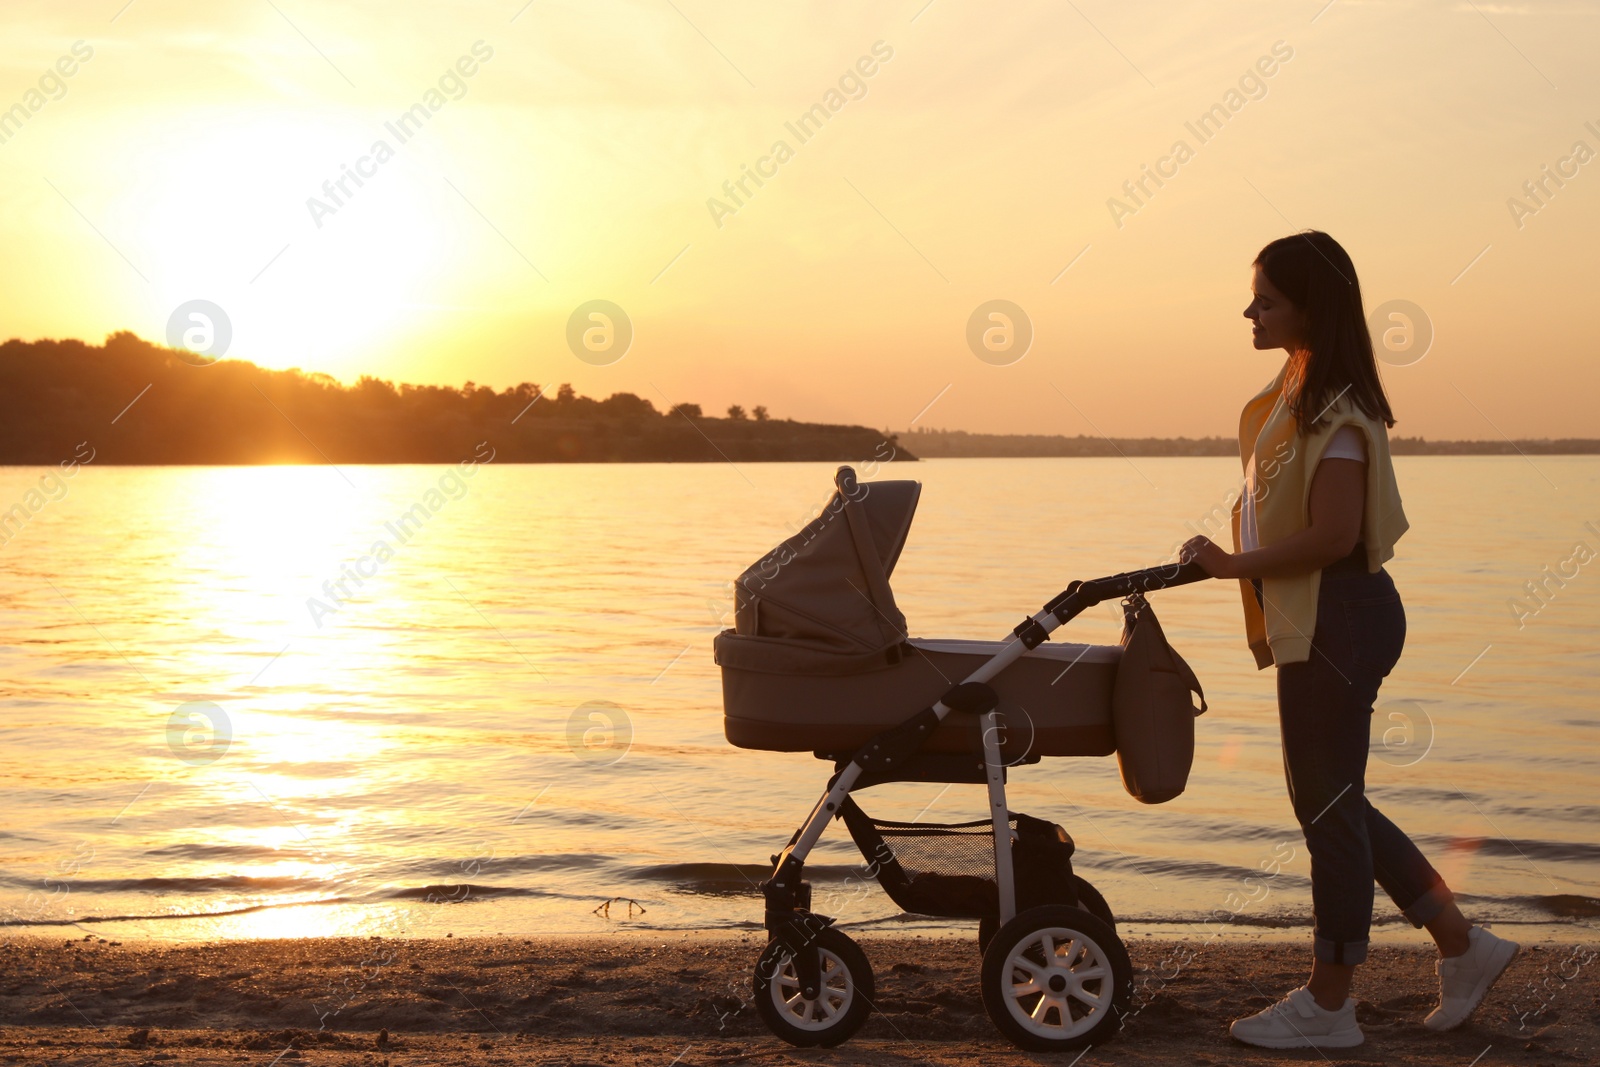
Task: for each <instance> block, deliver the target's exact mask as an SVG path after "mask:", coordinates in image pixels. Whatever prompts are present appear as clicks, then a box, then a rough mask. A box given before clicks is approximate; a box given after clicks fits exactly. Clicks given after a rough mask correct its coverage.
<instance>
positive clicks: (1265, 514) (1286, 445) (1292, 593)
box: [1233, 360, 1410, 669]
mask: <svg viewBox="0 0 1600 1067" xmlns="http://www.w3.org/2000/svg"><path fill="white" fill-rule="evenodd" d="M1289 363H1290V361H1289V360H1285V361H1284V364H1283V367H1282V368H1281V369H1279V371H1278V376H1277V377H1276V378H1274V379H1273V380H1272V383H1271V384H1270V385H1268V386H1267V387H1266V388H1265V389H1263V390H1261V392H1259V393H1257V394H1256V395H1255V396H1254V397H1252V398H1251V400H1250V402H1249V403H1247V404H1246V405H1245V406H1244V411H1243V412H1242V413H1241V414H1240V416H1239V459H1240V462H1241V463H1243V464H1248V463H1249V462H1250V457H1251V456H1252V455H1254V456H1255V461H1256V469H1255V479H1254V484H1255V487H1256V489H1255V495H1256V529H1257V534H1258V540H1259V543H1260V544H1261V545H1263V546H1265V545H1270V544H1274V543H1276V542H1278V541H1281V540H1283V539H1284V538H1285V537H1288V536H1290V535H1291V534H1294V533H1297V532H1299V531H1300V530H1303V529H1305V528H1306V527H1307V526H1308V525H1310V522H1311V479H1312V475H1313V474H1314V473H1315V472H1316V469H1317V464H1318V463H1319V462H1321V460H1322V454H1323V452H1324V451H1326V450H1327V447H1328V442H1329V441H1331V440H1332V439H1333V435H1334V432H1335V431H1337V430H1338V429H1339V428H1340V427H1343V426H1357V427H1359V428H1360V429H1361V430H1362V432H1363V433H1365V434H1366V438H1367V495H1366V507H1365V509H1364V511H1363V513H1362V520H1361V540H1362V542H1363V543H1364V544H1365V545H1366V549H1367V570H1368V571H1370V572H1376V571H1377V570H1378V568H1379V567H1382V566H1383V565H1384V564H1385V563H1386V562H1388V561H1389V560H1390V559H1393V558H1394V543H1395V542H1396V541H1398V540H1399V539H1400V535H1401V534H1403V533H1405V532H1406V530H1407V528H1408V527H1409V525H1410V524H1409V523H1408V522H1407V521H1406V516H1405V512H1404V511H1403V510H1402V509H1401V507H1400V489H1399V487H1398V486H1397V485H1396V484H1395V478H1394V464H1393V463H1392V462H1391V461H1390V458H1389V433H1388V428H1387V427H1385V426H1384V424H1383V421H1382V420H1381V419H1374V418H1369V417H1368V416H1367V415H1366V414H1364V413H1363V412H1362V410H1361V409H1360V408H1359V407H1357V406H1356V405H1355V404H1354V403H1352V402H1351V400H1350V397H1349V395H1348V392H1346V393H1341V394H1340V395H1339V396H1338V397H1337V398H1336V399H1335V400H1334V402H1333V403H1332V404H1330V405H1328V407H1327V409H1326V410H1325V411H1324V412H1323V413H1322V414H1323V415H1325V416H1326V417H1327V422H1326V424H1325V425H1323V427H1322V428H1321V429H1319V430H1316V431H1315V432H1313V433H1309V434H1307V433H1302V432H1300V428H1299V424H1298V423H1297V422H1296V421H1295V418H1294V416H1293V415H1292V414H1290V412H1289V402H1288V399H1287V397H1286V396H1285V395H1284V379H1285V378H1286V376H1287V375H1288V371H1289ZM1313 421H1315V420H1314V419H1313ZM1242 505H1243V497H1241V498H1240V500H1239V501H1238V502H1236V503H1235V504H1234V507H1233V548H1234V551H1235V552H1237V551H1239V549H1240V541H1239V511H1240V508H1241V507H1242ZM1321 586H1322V572H1321V571H1320V570H1315V571H1307V572H1306V573H1304V574H1296V575H1290V576H1287V577H1282V578H1263V579H1262V580H1261V593H1262V598H1263V599H1264V600H1265V601H1266V611H1265V613H1263V611H1262V608H1261V605H1259V604H1257V603H1256V594H1255V588H1254V587H1253V586H1252V585H1251V583H1250V581H1249V580H1248V579H1240V581H1239V591H1240V594H1241V596H1242V597H1243V599H1244V626H1245V637H1246V639H1247V640H1248V641H1249V643H1250V651H1251V652H1253V653H1255V657H1256V667H1257V668H1258V669H1260V668H1264V667H1268V666H1270V665H1272V664H1274V663H1278V664H1284V663H1301V662H1304V661H1305V660H1307V659H1309V658H1310V657H1311V637H1312V634H1313V632H1314V631H1315V630H1316V625H1317V592H1318V590H1319V589H1320V588H1321Z"/></svg>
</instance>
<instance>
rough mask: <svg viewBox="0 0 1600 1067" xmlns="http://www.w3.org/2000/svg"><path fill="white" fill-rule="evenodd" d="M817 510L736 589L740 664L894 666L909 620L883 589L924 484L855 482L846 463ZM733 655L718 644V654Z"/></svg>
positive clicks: (778, 667) (743, 577)
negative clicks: (797, 531) (747, 639)
mask: <svg viewBox="0 0 1600 1067" xmlns="http://www.w3.org/2000/svg"><path fill="white" fill-rule="evenodd" d="M834 485H835V491H834V493H833V496H832V497H831V498H829V500H828V503H827V506H826V507H824V508H823V510H822V514H821V515H818V516H817V517H816V518H815V519H813V520H812V521H811V522H809V523H807V524H806V526H805V528H804V529H802V530H801V531H800V532H799V533H797V534H795V535H794V536H793V537H790V538H788V539H787V540H785V541H784V542H783V543H782V544H780V545H778V546H777V547H776V548H774V549H773V550H772V551H771V552H768V553H767V554H766V555H765V556H763V557H761V559H760V560H758V561H757V562H756V563H754V564H752V565H751V566H750V567H748V568H747V569H746V570H745V572H744V573H743V574H741V575H740V576H739V580H738V582H737V583H736V585H735V589H734V630H733V634H734V635H736V638H737V637H745V638H756V639H766V640H757V641H755V642H739V641H737V640H735V641H734V642H722V643H721V644H722V645H724V646H726V645H729V644H737V645H743V646H745V647H743V648H741V649H740V650H739V652H738V653H735V654H736V655H737V657H738V658H739V659H740V660H747V657H750V656H753V657H755V658H756V659H758V660H766V661H767V662H766V663H764V664H763V665H762V666H757V665H756V663H753V662H748V661H747V662H746V664H744V665H747V666H749V667H752V668H754V669H762V667H763V666H764V667H765V669H768V670H782V669H790V668H792V667H794V666H799V665H800V663H802V662H806V663H808V664H809V665H810V666H812V668H813V669H816V668H818V667H821V666H822V663H821V662H819V660H823V661H827V660H832V661H834V663H835V664H836V669H837V668H843V667H845V666H846V662H847V661H848V662H849V663H851V664H853V665H855V666H857V667H858V668H868V669H870V667H871V666H873V665H882V664H883V663H884V662H895V661H896V660H898V659H899V656H900V646H901V644H902V643H903V642H904V641H905V639H906V620H905V616H904V615H902V614H901V612H900V609H899V608H898V607H897V606H896V605H895V602H894V594H893V593H892V592H890V590H889V576H890V575H891V574H893V573H894V565H895V563H896V561H898V560H899V558H900V550H901V548H903V547H904V546H905V542H906V534H907V532H908V531H909V530H910V529H911V517H912V516H913V515H914V514H916V510H917V498H918V496H919V495H920V494H921V492H922V484H921V483H920V482H913V481H882V482H860V481H857V480H856V473H855V471H854V470H853V469H851V468H850V467H847V466H846V467H840V468H839V470H838V473H837V474H835V475H834ZM729 651H732V650H731V649H728V648H724V647H719V659H721V658H722V655H721V653H724V652H729Z"/></svg>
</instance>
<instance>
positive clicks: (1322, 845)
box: [1278, 553, 1454, 964]
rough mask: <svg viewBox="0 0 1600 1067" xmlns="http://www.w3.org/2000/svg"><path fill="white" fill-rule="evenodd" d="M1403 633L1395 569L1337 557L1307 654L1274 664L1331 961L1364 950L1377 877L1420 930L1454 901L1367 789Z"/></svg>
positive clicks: (1318, 946)
mask: <svg viewBox="0 0 1600 1067" xmlns="http://www.w3.org/2000/svg"><path fill="white" fill-rule="evenodd" d="M1363 556H1364V553H1363ZM1405 640H1406V613H1405V608H1404V607H1403V606H1402V605H1401V603H1400V594H1399V592H1398V591H1396V589H1395V587H1394V581H1393V580H1392V579H1391V578H1390V577H1389V572H1388V571H1385V570H1382V569H1380V570H1379V571H1378V572H1377V573H1376V574H1369V573H1367V571H1366V568H1365V566H1364V559H1363V560H1362V561H1361V565H1355V566H1351V565H1349V564H1348V563H1347V562H1345V561H1341V563H1339V564H1335V565H1334V566H1332V567H1330V568H1328V569H1327V570H1324V571H1323V572H1322V586H1321V591H1320V592H1319V594H1318V597H1317V626H1316V632H1315V633H1314V634H1312V640H1311V658H1310V659H1308V660H1306V661H1305V662H1303V663H1285V664H1281V665H1280V666H1279V667H1278V724H1279V727H1280V728H1281V730H1282V734H1283V769H1284V775H1285V777H1286V778H1287V779H1288V782H1289V800H1290V801H1291V803H1293V805H1294V814H1295V818H1296V819H1298V820H1299V821H1300V829H1301V831H1302V832H1303V833H1304V834H1305V839H1306V848H1307V850H1308V851H1309V852H1310V853H1311V904H1312V910H1313V913H1314V914H1315V917H1316V943H1315V951H1316V957H1317V959H1319V960H1323V961H1324V962H1327V963H1350V964H1355V963H1361V962H1362V961H1364V960H1365V959H1366V958H1367V938H1368V932H1369V930H1370V929H1371V925H1372V902H1373V888H1372V885H1373V881H1374V879H1376V881H1377V883H1378V884H1379V885H1381V886H1383V891H1384V892H1385V893H1387V894H1389V898H1390V899H1391V900H1393V901H1394V902H1395V904H1396V906H1398V907H1399V908H1400V910H1401V912H1403V913H1404V914H1405V916H1406V918H1408V919H1410V920H1411V923H1412V925H1414V926H1417V927H1421V926H1422V925H1423V924H1425V923H1427V922H1430V921H1431V920H1432V919H1433V918H1434V917H1436V916H1437V915H1438V914H1439V912H1440V911H1442V910H1443V909H1444V907H1445V905H1447V904H1448V903H1450V901H1451V900H1452V899H1454V898H1453V896H1452V894H1451V892H1450V889H1449V887H1448V886H1446V885H1445V884H1444V879H1442V878H1441V877H1439V873H1438V872H1437V871H1435V870H1434V869H1433V867H1432V866H1431V865H1430V864H1429V863H1428V861H1427V859H1426V858H1425V857H1424V856H1423V855H1422V853H1421V851H1420V850H1418V848H1417V846H1416V845H1414V844H1412V843H1411V839H1410V838H1408V837H1407V836H1406V835H1405V834H1404V833H1403V832H1401V830H1400V828H1399V827H1397V826H1395V824H1394V823H1392V822H1390V821H1389V820H1388V819H1386V818H1385V817H1384V816H1383V813H1382V812H1380V811H1378V809H1377V808H1374V807H1373V806H1372V805H1371V804H1370V803H1369V802H1368V801H1367V797H1366V771H1367V748H1368V744H1369V738H1370V734H1371V728H1372V704H1373V701H1374V700H1375V699H1376V698H1377V695H1378V687H1379V686H1380V685H1381V684H1382V683H1383V679H1384V678H1385V677H1386V676H1387V675H1388V673H1389V672H1390V671H1391V670H1392V669H1393V668H1394V665H1395V664H1396V663H1397V662H1399V660H1400V650H1401V648H1402V647H1403V646H1404V645H1405Z"/></svg>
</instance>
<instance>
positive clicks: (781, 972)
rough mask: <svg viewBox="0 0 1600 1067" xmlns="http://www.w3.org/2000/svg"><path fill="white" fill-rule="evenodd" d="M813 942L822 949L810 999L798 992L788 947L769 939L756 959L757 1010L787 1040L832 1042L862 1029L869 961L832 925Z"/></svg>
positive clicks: (869, 993) (868, 998) (868, 1004)
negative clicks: (816, 989) (816, 990)
mask: <svg viewBox="0 0 1600 1067" xmlns="http://www.w3.org/2000/svg"><path fill="white" fill-rule="evenodd" d="M814 943H815V945H816V947H817V950H818V952H819V953H820V955H821V963H822V990H821V993H820V994H819V995H818V996H817V997H816V998H814V999H810V1000H808V999H806V998H805V997H803V996H802V995H801V992H802V991H801V988H800V979H799V976H798V975H797V974H796V972H795V966H794V955H793V953H792V952H791V951H790V950H789V949H788V947H786V946H785V945H783V944H782V943H781V942H778V941H772V942H770V943H768V945H767V948H766V951H764V952H762V953H761V958H760V959H759V960H757V961H756V973H755V1000H756V1011H757V1012H759V1013H760V1015H761V1020H762V1021H763V1022H765V1023H766V1024H767V1029H769V1030H771V1031H772V1032H773V1033H774V1034H776V1035H777V1036H779V1037H781V1038H783V1039H784V1040H785V1041H787V1042H789V1044H791V1045H799V1046H801V1047H813V1046H821V1047H823V1048H832V1047H833V1046H834V1045H838V1044H841V1043H843V1042H845V1041H848V1040H849V1039H850V1038H851V1037H852V1036H853V1035H854V1034H855V1032H856V1031H857V1030H859V1029H861V1024H862V1023H864V1022H866V1021H867V1015H868V1014H870V1013H871V1011H872V1000H873V998H874V997H875V996H876V992H875V990H874V988H873V981H872V965H871V964H869V963H868V962H867V956H866V953H864V952H862V951H861V949H860V948H858V947H857V946H856V943H855V942H854V941H852V940H850V938H849V937H847V936H845V935H844V934H842V933H840V932H839V931H838V930H835V929H833V928H832V927H829V928H827V929H825V930H822V931H820V932H819V933H817V935H816V939H815V942H814Z"/></svg>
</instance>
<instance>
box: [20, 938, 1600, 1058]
mask: <svg viewBox="0 0 1600 1067" xmlns="http://www.w3.org/2000/svg"><path fill="white" fill-rule="evenodd" d="M862 944H863V947H864V948H865V949H866V951H867V953H868V956H869V958H870V959H871V960H872V963H873V967H874V970H875V972H876V975H877V985H878V1004H877V1008H878V1011H877V1013H876V1014H874V1015H873V1016H872V1018H871V1020H870V1021H869V1022H868V1023H867V1025H866V1027H865V1028H864V1030H863V1031H862V1032H861V1033H860V1034H859V1035H857V1037H856V1038H855V1039H854V1040H852V1041H851V1042H849V1043H848V1044H846V1045H844V1046H842V1047H841V1048H839V1049H835V1050H831V1051H830V1050H799V1049H794V1048H791V1047H790V1046H788V1045H786V1044H784V1043H782V1042H780V1041H779V1040H777V1039H776V1038H774V1037H772V1036H771V1035H770V1034H769V1033H767V1032H766V1030H765V1029H764V1028H763V1027H762V1025H761V1023H760V1020H759V1019H758V1018H757V1017H756V1015H755V1011H754V1008H753V1007H752V1006H751V1004H750V994H749V976H750V967H751V964H752V962H753V960H754V958H755V955H756V953H757V950H758V948H759V942H758V940H757V936H756V935H733V936H721V937H711V936H705V935H700V934H693V935H682V934H670V933H660V932H655V933H652V932H648V931H642V930H627V931H623V932H620V933H619V934H617V935H614V936H610V937H601V938H587V939H581V940H580V939H573V938H565V939H550V938H539V939H522V938H510V937H501V938H438V939H433V940H379V939H370V940H361V939H319V940H278V941H255V942H226V943H214V944H203V945H175V946H166V947H161V946H152V945H140V946H134V945H131V944H128V945H123V944H119V943H117V942H114V941H108V940H103V939H101V938H98V937H94V936H89V937H87V938H80V939H77V940H71V941H68V940H55V939H43V938H29V939H18V940H14V941H12V942H11V944H10V946H9V949H8V951H7V952H6V953H5V954H4V957H3V959H0V1061H3V1062H6V1063H24V1064H62V1065H73V1064H102V1063H105V1064H154V1063H171V1064H175V1065H190V1064H193V1065H201V1064H235V1063H252V1062H254V1063H263V1064H266V1063H279V1062H283V1063H287V1062H297V1063H305V1064H338V1065H345V1064H351V1065H354V1064H362V1065H373V1067H378V1065H386V1067H401V1065H422V1064H550V1065H557V1064H563V1065H573V1067H577V1065H582V1064H606V1065H619V1067H627V1065H634V1064H668V1063H679V1064H685V1065H692V1064H720V1063H739V1062H744V1061H747V1060H748V1061H752V1062H759V1063H763V1064H786V1063H818V1062H826V1063H838V1064H867V1063H872V1064H883V1063H935V1064H968V1063H971V1064H977V1063H983V1064H992V1063H1027V1062H1038V1061H1040V1060H1045V1061H1049V1060H1052V1059H1060V1057H1049V1056H1043V1057H1041V1056H1037V1055H1032V1054H1027V1053H1022V1052H1019V1051H1018V1050H1016V1049H1014V1048H1013V1047H1012V1046H1010V1045H1009V1044H1007V1043H1006V1042H1005V1041H1004V1040H1003V1039H1002V1038H1001V1037H1000V1036H999V1034H998V1033H997V1032H996V1031H995V1030H994V1028H993V1027H992V1026H991V1025H990V1023H989V1020H988V1018H987V1016H985V1014H984V1012H983V1008H982V1005H981V1002H980V998H979V990H978V959H979V957H978V952H977V948H976V945H975V943H974V942H973V941H971V940H968V939H959V938H948V937H927V938H907V937H899V938H895V937H885V938H872V939H865V938H864V939H863V940H862ZM1130 952H1131V954H1132V956H1133V961H1134V965H1135V971H1136V979H1135V981H1136V986H1137V989H1138V994H1137V998H1136V1005H1135V1006H1136V1009H1137V1010H1136V1012H1135V1013H1134V1015H1133V1016H1132V1017H1131V1018H1130V1020H1129V1021H1128V1023H1127V1025H1126V1026H1125V1027H1124V1029H1123V1030H1122V1032H1121V1033H1120V1034H1119V1035H1118V1036H1117V1037H1116V1039H1115V1040H1113V1041H1111V1042H1109V1043H1107V1044H1105V1045H1102V1046H1099V1047H1096V1048H1094V1049H1092V1050H1090V1052H1089V1053H1088V1054H1087V1056H1086V1057H1085V1058H1084V1062H1092V1061H1094V1060H1099V1061H1102V1062H1111V1063H1127V1064H1157V1065H1165V1064H1174V1065H1176V1064H1201V1065H1208V1067H1209V1065H1220V1064H1243V1063H1251V1064H1276V1063H1307V1062H1319V1063H1321V1062H1334V1063H1360V1064H1395V1063H1405V1064H1439V1065H1451V1067H1465V1065H1466V1064H1471V1063H1481V1064H1504V1063H1513V1064H1569V1063H1570V1064H1593V1063H1596V1062H1600V981H1597V980H1596V977H1595V972H1596V969H1597V966H1600V952H1597V951H1596V949H1595V948H1594V947H1593V946H1561V945H1553V944H1542V945H1538V946H1530V947H1528V948H1525V949H1524V951H1523V954H1522V956H1521V957H1520V958H1519V959H1518V960H1517V961H1516V963H1514V964H1513V966H1512V968H1511V970H1510V971H1508V972H1507V974H1506V976H1505V977H1504V978H1503V979H1502V980H1501V982H1500V984H1499V985H1498V986H1497V987H1496V988H1495V989H1494V990H1493V991H1492V993H1491V994H1490V996H1489V998H1488V999H1487V1000H1486V1001H1485V1003H1484V1005H1483V1006H1482V1007H1481V1008H1480V1009H1479V1010H1478V1012H1477V1014H1476V1015H1475V1016H1474V1017H1473V1019H1472V1020H1470V1021H1469V1022H1468V1023H1467V1024H1466V1025H1464V1026H1463V1027H1461V1028H1460V1029H1459V1030H1457V1031H1454V1032H1452V1033H1448V1034H1435V1033H1432V1032H1430V1031H1428V1030H1425V1029H1424V1028H1423V1027H1422V1017H1423V1015H1424V1014H1425V1013H1426V1012H1427V1010H1428V1009H1429V1007H1430V1006H1431V1004H1432V1003H1433V1000H1434V998H1435V993H1436V980H1435V978H1434V975H1433V957H1432V955H1431V953H1430V952H1429V951H1427V950H1424V949H1422V948H1415V949H1412V948H1394V947H1384V946H1378V947H1375V948H1374V949H1373V954H1372V958H1371V960H1370V964H1369V966H1367V967H1364V968H1363V969H1362V970H1361V972H1360V973H1359V975H1358V978H1357V983H1356V990H1355V994H1356V996H1358V997H1359V998H1360V1000H1361V1002H1362V1003H1361V1007H1360V1009H1359V1017H1360V1020H1361V1024H1362V1027H1363V1029H1364V1030H1365V1032H1366V1035H1367V1041H1366V1044H1365V1045H1363V1046H1361V1047H1360V1048H1357V1049H1353V1050H1349V1051H1348V1052H1330V1053H1329V1054H1328V1056H1327V1057H1326V1058H1324V1057H1323V1056H1322V1055H1320V1054H1318V1053H1316V1052H1309V1051H1308V1052H1295V1053H1272V1052H1267V1051H1264V1050H1258V1049H1253V1048H1248V1047H1246V1046H1242V1045H1239V1044H1237V1043H1235V1042H1233V1041H1232V1040H1231V1039H1230V1038H1229V1037H1228V1036H1227V1029H1226V1027H1227V1023H1228V1020H1229V1019H1231V1018H1233V1017H1234V1016H1235V1015H1238V1014H1240V1013H1242V1012H1243V1011H1245V1010H1254V1009H1256V1008H1258V1007H1260V1006H1263V1005H1265V1004H1266V1003H1268V1002H1269V999H1270V998H1273V997H1275V996H1276V995H1278V994H1279V993H1281V992H1282V991H1284V990H1286V989H1288V988H1290V987H1291V986H1293V985H1295V984H1298V982H1299V981H1300V980H1301V979H1302V978H1303V976H1304V972H1303V970H1302V965H1303V957H1304V952H1303V951H1302V946H1300V945H1298V944H1292V943H1289V942H1286V941H1281V940H1253V941H1229V942H1217V943H1213V944H1211V945H1205V944H1204V943H1203V941H1202V940H1201V939H1199V938H1196V939H1194V940H1190V941H1170V940H1156V939H1149V938H1142V937H1137V936H1136V937H1134V938H1133V940H1132V943H1131V944H1130Z"/></svg>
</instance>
